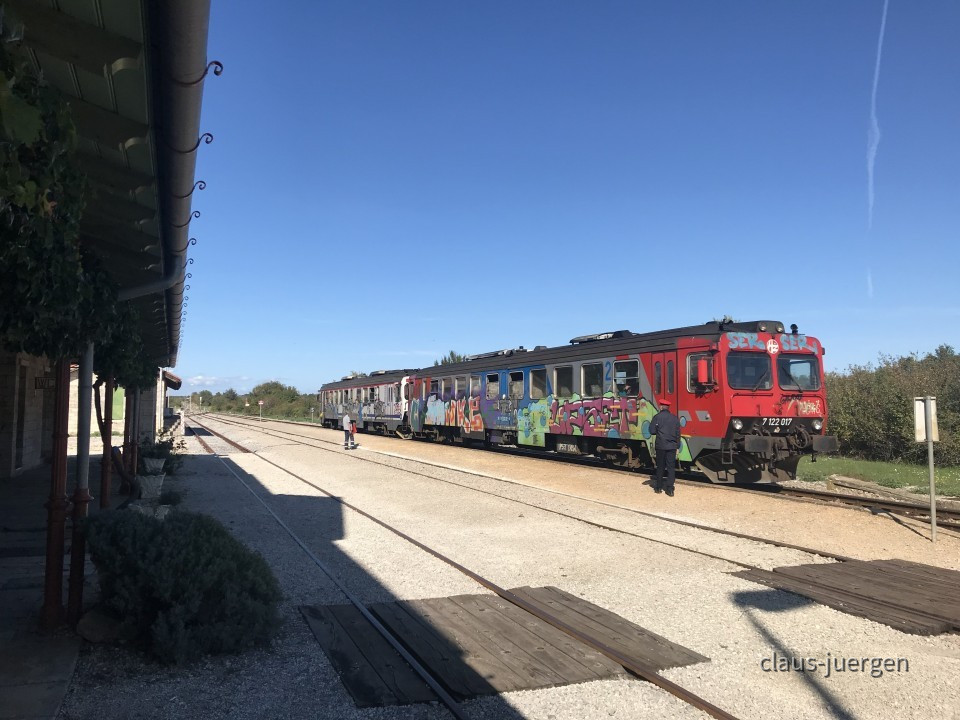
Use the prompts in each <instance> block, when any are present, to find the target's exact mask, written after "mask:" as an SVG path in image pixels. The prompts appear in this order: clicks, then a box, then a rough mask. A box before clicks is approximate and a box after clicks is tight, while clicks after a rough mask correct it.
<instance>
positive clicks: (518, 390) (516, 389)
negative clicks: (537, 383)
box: [507, 370, 523, 399]
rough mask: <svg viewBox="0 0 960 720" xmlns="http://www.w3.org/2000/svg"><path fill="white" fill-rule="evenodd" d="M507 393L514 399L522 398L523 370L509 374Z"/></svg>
mask: <svg viewBox="0 0 960 720" xmlns="http://www.w3.org/2000/svg"><path fill="white" fill-rule="evenodd" d="M507 393H508V394H509V396H510V397H512V398H514V399H520V398H522V397H523V370H519V371H517V372H512V373H510V380H509V381H508V382H507Z"/></svg>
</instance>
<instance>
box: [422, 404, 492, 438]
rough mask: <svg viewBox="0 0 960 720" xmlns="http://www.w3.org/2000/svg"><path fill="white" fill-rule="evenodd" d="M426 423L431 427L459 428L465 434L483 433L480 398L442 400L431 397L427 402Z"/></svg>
mask: <svg viewBox="0 0 960 720" xmlns="http://www.w3.org/2000/svg"><path fill="white" fill-rule="evenodd" d="M426 422H427V424H429V425H448V426H452V427H458V428H460V430H461V431H463V432H482V431H483V417H482V415H481V414H480V398H478V397H463V398H459V399H457V400H452V399H451V400H440V399H439V398H437V397H436V396H431V397H430V399H429V400H427V415H426Z"/></svg>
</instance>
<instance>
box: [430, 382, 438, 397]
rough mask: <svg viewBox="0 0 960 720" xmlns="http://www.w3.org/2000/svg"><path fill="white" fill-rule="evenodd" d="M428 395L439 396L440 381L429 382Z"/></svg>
mask: <svg viewBox="0 0 960 720" xmlns="http://www.w3.org/2000/svg"><path fill="white" fill-rule="evenodd" d="M430 394H431V395H439V394H440V381H439V380H431V381H430Z"/></svg>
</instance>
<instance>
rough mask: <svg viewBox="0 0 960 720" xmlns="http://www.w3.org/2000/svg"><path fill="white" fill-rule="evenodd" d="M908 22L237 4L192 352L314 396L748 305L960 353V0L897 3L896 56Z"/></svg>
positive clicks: (673, 7)
mask: <svg viewBox="0 0 960 720" xmlns="http://www.w3.org/2000/svg"><path fill="white" fill-rule="evenodd" d="M883 16H884V2H883V0H870V1H869V2H868V1H866V0H855V1H850V2H842V3H838V2H835V0H831V1H812V2H811V1H805V2H785V1H784V2H777V1H771V0H762V1H759V0H758V1H754V2H746V1H743V2H734V1H729V2H716V1H714V0H709V1H708V0H702V1H693V0H690V1H666V0H664V1H662V2H642V3H641V2H601V1H598V2H589V3H588V2H516V1H515V0H514V1H511V2H499V1H495V0H484V2H474V3H461V2H449V1H448V0H437V1H435V2H418V1H412V0H411V1H409V2H392V1H388V0H379V1H377V2H372V1H368V2H364V1H362V0H349V1H348V0H342V1H340V2H292V1H288V2H279V3H272V4H270V5H269V6H264V5H263V3H259V2H253V1H252V0H230V1H229V2H228V1H227V0H213V8H212V14H211V21H210V39H209V51H208V53H209V57H210V59H218V60H221V61H222V62H223V63H224V65H225V66H226V69H225V71H224V73H223V75H222V76H220V77H219V78H214V77H212V76H209V77H208V79H207V82H206V91H205V95H204V106H203V117H202V122H201V131H209V132H212V133H213V134H214V136H215V141H214V142H213V144H211V145H209V146H206V145H204V146H201V149H200V155H199V159H198V167H197V178H198V179H204V180H205V181H206V182H207V189H206V190H205V191H203V192H197V193H196V194H195V195H194V208H196V209H198V210H200V211H201V213H202V216H201V217H200V218H199V219H197V220H194V221H193V224H192V225H191V231H192V232H191V234H192V235H194V236H195V237H197V239H198V244H197V245H196V246H195V247H193V248H191V251H192V256H193V257H194V258H195V260H196V262H195V264H194V265H192V266H191V267H190V270H191V271H192V273H193V277H192V278H191V280H190V284H191V290H190V291H189V293H188V294H189V296H190V300H189V304H188V308H187V312H188V314H187V318H186V322H185V325H184V342H183V347H182V348H181V351H180V356H179V361H178V364H177V368H176V370H175V372H176V373H177V374H178V375H181V376H182V377H183V378H184V379H185V381H186V382H185V384H184V389H185V390H200V389H204V388H208V389H211V390H213V391H217V390H223V389H225V388H227V387H234V388H235V389H237V390H239V391H245V390H249V389H250V388H252V387H253V386H254V385H256V384H258V383H260V382H264V381H266V380H280V381H281V382H284V383H286V384H290V385H294V386H296V387H298V388H299V389H300V390H301V391H303V392H312V391H314V390H316V389H317V388H318V387H320V385H321V384H322V383H324V382H326V381H329V380H332V379H336V378H339V377H340V376H342V375H345V374H346V373H347V372H349V371H351V370H364V371H370V370H376V369H386V368H398V367H421V366H424V365H430V364H432V363H433V360H434V359H435V358H438V357H440V356H442V355H443V354H445V353H446V352H447V351H448V350H451V349H453V350H456V351H458V352H463V353H468V354H469V353H476V352H484V351H488V350H494V349H500V348H505V347H516V346H518V345H524V346H526V347H532V346H534V345H538V344H543V345H558V344H564V343H566V342H567V341H568V340H569V339H570V338H571V337H574V336H576V335H582V334H586V333H591V332H600V331H605V330H614V329H630V330H634V331H637V332H642V331H647V330H659V329H663V328H669V327H677V326H683V325H691V324H697V323H701V322H705V321H707V320H709V319H711V318H713V317H719V316H722V315H724V314H729V315H732V316H734V317H736V318H737V319H740V320H748V319H761V318H763V319H778V320H782V321H784V322H786V323H788V324H789V323H792V322H795V323H797V324H798V325H799V326H800V328H801V331H802V332H806V333H808V334H810V335H814V336H816V337H818V338H820V340H821V341H822V342H823V344H824V346H825V347H826V349H827V356H826V363H827V368H828V369H832V370H842V369H844V368H846V367H847V366H849V365H851V364H863V363H867V362H871V361H875V360H876V359H877V357H878V354H880V353H885V354H893V355H901V354H907V353H910V352H927V351H931V350H933V349H934V348H935V347H936V346H938V345H940V344H943V343H947V344H951V345H953V346H954V347H960V330H958V327H960V296H958V292H957V290H956V281H955V277H954V276H955V275H956V273H957V271H958V265H960V263H958V261H960V250H958V247H957V241H958V239H960V238H958V228H960V133H958V121H960V83H958V82H957V78H958V77H960V53H958V52H957V47H958V43H960V3H957V2H955V1H954V0H929V1H927V2H923V3H913V2H911V3H908V2H905V1H904V0H890V2H889V5H888V9H887V12H886V23H885V25H884V34H883V43H882V53H881V54H880V65H879V72H878V73H877V72H876V71H877V59H878V42H879V38H880V30H881V20H882V18H883ZM875 78H876V80H877V82H876V85H875V84H874V81H875ZM874 100H875V104H874ZM872 119H874V120H875V121H876V124H877V127H879V131H880V136H879V144H877V145H876V146H875V148H874V153H873V158H874V162H873V170H872V177H873V206H872V213H871V208H870V202H869V195H868V189H869V181H868V174H869V173H868V151H869V150H870V135H869V131H870V128H871V123H872Z"/></svg>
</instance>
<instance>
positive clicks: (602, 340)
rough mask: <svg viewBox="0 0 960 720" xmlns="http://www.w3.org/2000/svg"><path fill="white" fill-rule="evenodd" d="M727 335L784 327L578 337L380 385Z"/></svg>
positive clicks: (761, 323)
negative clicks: (552, 344)
mask: <svg viewBox="0 0 960 720" xmlns="http://www.w3.org/2000/svg"><path fill="white" fill-rule="evenodd" d="M728 332H750V333H756V332H780V333H782V332H784V325H783V323H782V322H780V321H778V320H751V321H748V322H732V321H727V320H726V319H725V320H723V321H712V322H708V323H704V324H703V325H689V326H687V327H680V328H672V329H670V330H658V331H656V332H647V333H635V332H631V331H629V330H612V331H607V332H600V333H593V334H590V335H580V336H578V337H575V338H571V340H570V342H569V344H567V345H559V346H557V347H552V348H548V347H546V346H544V345H538V346H536V347H535V348H533V349H528V348H524V347H523V346H520V347H518V348H515V349H504V350H494V351H491V352H485V353H478V354H476V355H470V356H469V357H468V358H467V359H466V360H464V361H463V362H458V363H449V364H446V365H435V366H432V367H425V368H420V369H419V370H397V371H391V372H390V375H391V377H390V378H389V379H387V378H384V379H383V382H396V381H399V380H400V379H401V378H402V377H404V376H405V375H414V374H416V375H421V376H428V377H440V376H444V377H447V376H452V375H468V374H471V373H472V374H476V373H479V372H484V371H486V370H494V369H496V370H503V369H511V368H521V367H527V366H529V365H554V364H557V363H562V362H576V361H578V360H580V359H582V358H585V357H597V356H609V355H628V354H631V353H637V352H658V351H665V350H673V349H675V348H676V347H677V340H678V339H680V338H688V337H697V338H703V339H704V340H708V341H713V342H715V341H718V340H719V339H720V336H721V335H723V334H724V333H728ZM372 377H374V376H373V375H371V376H360V377H356V378H344V379H343V380H340V381H338V382H333V383H327V384H326V385H323V387H322V388H321V389H322V390H329V389H339V388H346V387H357V386H362V385H371V384H375V383H372V382H370V380H371V378H372Z"/></svg>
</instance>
